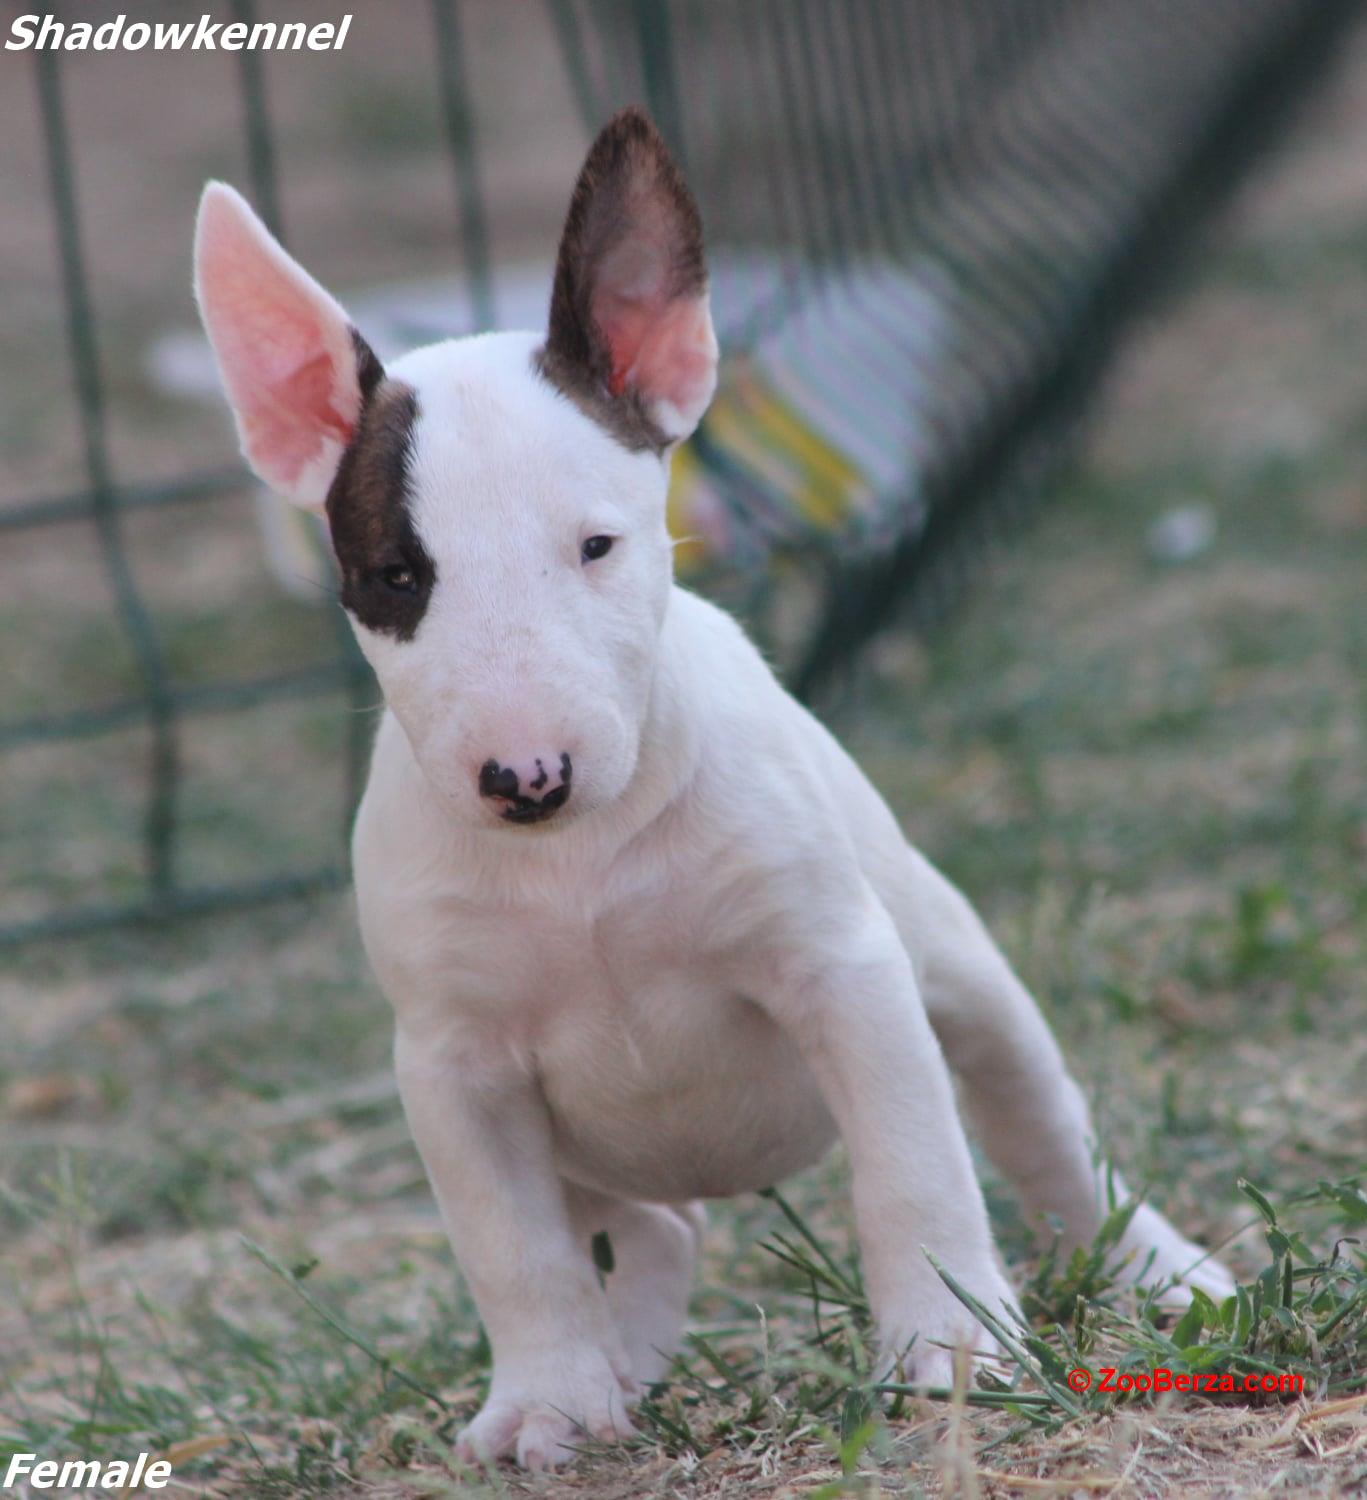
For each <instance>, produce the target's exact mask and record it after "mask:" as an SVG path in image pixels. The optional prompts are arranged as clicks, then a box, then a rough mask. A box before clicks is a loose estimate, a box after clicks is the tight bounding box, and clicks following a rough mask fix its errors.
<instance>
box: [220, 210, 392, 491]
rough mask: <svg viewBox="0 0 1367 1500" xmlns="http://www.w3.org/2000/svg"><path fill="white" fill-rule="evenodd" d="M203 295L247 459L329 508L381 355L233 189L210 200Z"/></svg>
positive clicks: (266, 477)
mask: <svg viewBox="0 0 1367 1500" xmlns="http://www.w3.org/2000/svg"><path fill="white" fill-rule="evenodd" d="M195 295H196V297H197V299H198V301H199V310H200V315H201V317H202V318H203V319H204V327H205V329H206V331H207V332H208V335H209V342H210V343H211V344H212V345H213V349H214V354H215V356H216V357H217V359H218V368H219V373H220V374H221V375H222V378H223V385H224V389H225V390H226V391H227V394H228V401H229V403H230V404H231V406H232V409H233V415H234V416H235V417H236V419H237V431H238V436H239V438H240V439H241V442H242V451H243V453H244V454H245V456H246V459H247V462H248V463H249V464H250V465H251V466H252V468H253V470H254V471H255V472H256V474H257V475H258V476H259V477H260V478H261V479H262V480H263V481H264V482H265V483H266V484H268V485H269V486H270V487H271V488H272V489H273V490H276V491H278V492H279V493H280V494H283V495H285V496H287V497H288V498H289V499H291V500H293V501H294V502H295V503H296V504H298V505H303V506H306V507H308V508H309V509H310V510H322V508H323V504H324V502H325V501H326V499H327V493H328V489H329V487H330V486H331V484H332V479H333V475H334V474H335V473H336V470H337V465H338V463H339V462H340V460H341V457H342V454H343V452H344V451H345V449H346V446H347V444H348V443H349V442H350V440H351V435H352V433H353V432H354V431H355V428H356V423H357V420H358V418H359V417H360V413H361V405H362V401H363V392H362V366H363V364H365V365H366V366H367V368H366V378H367V379H373V378H375V377H376V376H378V372H379V367H378V365H377V364H375V361H374V356H373V355H371V354H370V351H369V350H368V349H367V348H366V346H365V344H364V343H363V342H362V341H361V340H360V339H359V337H358V335H356V333H355V332H354V330H353V329H352V327H351V324H350V322H349V321H348V319H347V316H346V314H345V313H344V312H343V311H342V309H341V307H339V306H338V304H337V303H336V302H335V301H334V300H333V299H332V298H331V297H330V296H329V295H328V294H327V293H326V292H325V291H324V290H323V289H322V287H320V286H319V285H318V283H317V282H316V281H314V279H313V278H312V277H311V276H310V275H309V274H308V272H307V271H305V270H304V269H303V268H302V267H301V266H299V265H297V264H296V263H295V262H294V261H293V260H291V259H290V257H289V256H288V255H287V254H286V253H285V251H284V250H283V249H282V248H281V247H280V245H279V244H278V242H277V241H276V240H275V239H274V238H273V237H272V236H271V234H270V231H269V230H267V228H266V226H265V225H264V224H263V223H262V222H261V220H260V219H258V218H257V216H256V215H255V214H254V213H253V212H252V210H251V208H250V207H249V206H248V204H247V202H246V200H245V199H244V198H243V197H242V196H241V194H239V193H237V192H235V191H234V190H233V189H232V188H230V187H228V186H227V185H226V184H224V183H221V182H211V183H210V184H209V185H208V186H207V187H206V188H205V189H204V196H203V198H202V199H201V200H200V205H199V220H198V223H197V225H196V228H195ZM372 366H373V370H372V369H371V368H370V367H372Z"/></svg>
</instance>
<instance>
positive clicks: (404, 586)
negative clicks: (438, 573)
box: [380, 563, 418, 594]
mask: <svg viewBox="0 0 1367 1500" xmlns="http://www.w3.org/2000/svg"><path fill="white" fill-rule="evenodd" d="M380 580H381V582H382V583H383V584H384V586H385V587H386V588H387V589H393V590H394V592H395V593H396V594H416V593H417V592H418V577H417V574H416V573H414V571H413V569H412V568H410V567H409V566H408V565H407V564H406V563H395V564H394V565H393V566H392V567H388V568H381V569H380Z"/></svg>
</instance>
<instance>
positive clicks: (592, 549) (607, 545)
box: [579, 536, 613, 563]
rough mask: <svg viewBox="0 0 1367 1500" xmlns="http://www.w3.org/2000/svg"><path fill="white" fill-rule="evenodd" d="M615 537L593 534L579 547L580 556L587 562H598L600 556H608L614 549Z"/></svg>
mask: <svg viewBox="0 0 1367 1500" xmlns="http://www.w3.org/2000/svg"><path fill="white" fill-rule="evenodd" d="M612 542H613V538H612V537H610V536H591V537H589V539H588V540H587V541H586V542H585V543H584V545H583V546H582V547H581V548H580V549H579V556H580V557H581V558H582V559H583V560H584V562H586V563H591V562H597V561H598V559H599V558H600V557H606V556H607V555H608V553H609V552H611V551H612Z"/></svg>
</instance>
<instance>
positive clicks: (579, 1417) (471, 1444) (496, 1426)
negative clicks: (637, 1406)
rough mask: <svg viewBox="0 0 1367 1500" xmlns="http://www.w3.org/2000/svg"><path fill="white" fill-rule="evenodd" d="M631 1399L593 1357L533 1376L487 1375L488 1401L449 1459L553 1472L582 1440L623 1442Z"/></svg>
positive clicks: (626, 1387) (627, 1383)
mask: <svg viewBox="0 0 1367 1500" xmlns="http://www.w3.org/2000/svg"><path fill="white" fill-rule="evenodd" d="M638 1394H639V1393H638V1391H637V1389H636V1386H635V1383H634V1382H633V1381H632V1380H631V1379H630V1378H629V1377H627V1376H625V1375H619V1374H618V1373H616V1372H615V1371H614V1370H613V1367H612V1365H611V1364H610V1363H609V1362H608V1360H607V1359H606V1358H604V1357H602V1356H601V1355H599V1356H594V1357H588V1356H585V1357H583V1358H580V1359H576V1360H563V1361H557V1362H555V1363H554V1364H548V1365H547V1367H546V1368H544V1369H541V1370H526V1371H518V1372H512V1371H509V1372H507V1373H506V1374H505V1373H504V1372H502V1371H495V1373H494V1382H493V1386H492V1387H491V1389H490V1391H489V1399H488V1400H487V1401H486V1402H485V1403H484V1405H483V1406H482V1407H481V1408H480V1411H479V1413H478V1415H477V1416H476V1417H475V1419H474V1420H473V1421H472V1422H471V1423H470V1425H469V1426H468V1427H467V1428H466V1429H465V1430H464V1431H463V1432H462V1433H461V1434H460V1436H459V1437H458V1438H457V1439H456V1456H457V1457H458V1458H459V1459H460V1460H461V1461H462V1462H463V1463H491V1462H493V1461H494V1460H496V1459H500V1458H508V1457H512V1458H515V1459H516V1461H517V1462H518V1463H519V1464H520V1465H521V1466H522V1467H523V1468H524V1469H536V1470H540V1469H556V1468H559V1467H561V1466H562V1465H563V1464H567V1463H571V1462H572V1461H573V1460H574V1459H575V1458H576V1457H577V1456H578V1449H579V1447H580V1446H581V1445H582V1444H583V1443H584V1442H585V1440H586V1439H589V1438H597V1439H601V1440H603V1441H609V1442H610V1441H612V1440H614V1439H619V1438H624V1437H628V1436H630V1434H631V1433H632V1432H633V1431H634V1430H635V1429H634V1428H633V1427H632V1425H631V1419H630V1417H629V1416H628V1414H627V1409H628V1405H629V1404H630V1403H631V1402H633V1401H634V1400H635V1399H636V1397H637V1395H638Z"/></svg>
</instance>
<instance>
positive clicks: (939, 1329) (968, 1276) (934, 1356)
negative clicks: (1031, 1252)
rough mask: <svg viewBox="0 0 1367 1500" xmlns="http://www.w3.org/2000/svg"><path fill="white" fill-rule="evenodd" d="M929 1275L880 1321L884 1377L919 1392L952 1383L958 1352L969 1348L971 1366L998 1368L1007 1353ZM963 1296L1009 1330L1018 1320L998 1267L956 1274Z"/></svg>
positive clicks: (940, 1282) (922, 1278)
mask: <svg viewBox="0 0 1367 1500" xmlns="http://www.w3.org/2000/svg"><path fill="white" fill-rule="evenodd" d="M925 1269H926V1272H927V1273H928V1275H926V1276H918V1277H917V1283H918V1284H917V1286H916V1288H915V1289H914V1290H909V1291H908V1292H906V1293H904V1295H903V1296H902V1297H901V1298H900V1299H899V1302H898V1305H897V1307H896V1309H895V1311H894V1312H893V1313H892V1315H891V1316H885V1317H881V1318H880V1319H879V1330H880V1335H881V1338H880V1342H881V1347H882V1350H883V1358H882V1368H883V1369H884V1370H885V1371H886V1372H888V1373H887V1374H886V1375H885V1377H884V1378H886V1379H890V1380H896V1381H898V1382H905V1383H906V1384H908V1385H914V1386H916V1387H918V1388H919V1389H926V1388H941V1387H943V1388H949V1387H952V1386H953V1384H954V1358H955V1352H956V1350H958V1349H959V1348H961V1347H965V1346H966V1347H967V1348H968V1350H969V1352H970V1354H971V1355H972V1359H973V1365H974V1366H975V1367H976V1366H977V1365H978V1364H979V1363H987V1364H994V1363H996V1362H998V1361H1001V1360H1003V1359H1005V1358H1007V1357H1008V1356H1006V1351H1005V1350H1004V1349H1003V1348H1002V1347H1001V1345H1000V1344H999V1343H998V1342H997V1340H996V1339H995V1338H993V1336H992V1335H991V1334H990V1333H989V1332H988V1331H987V1329H986V1328H984V1327H983V1325H982V1324H981V1323H980V1322H979V1321H978V1320H977V1318H975V1317H974V1316H973V1314H972V1313H971V1312H970V1311H969V1310H968V1308H966V1307H965V1306H964V1304H963V1303H962V1302H960V1301H959V1299H958V1298H957V1297H956V1296H955V1295H954V1293H953V1292H951V1291H950V1290H949V1288H948V1287H947V1286H946V1285H945V1284H944V1282H943V1281H941V1280H940V1278H939V1277H938V1276H937V1275H936V1274H935V1272H934V1270H933V1269H932V1268H931V1267H930V1266H929V1265H927V1266H926V1268H925ZM954 1278H955V1280H956V1281H957V1282H958V1283H959V1285H960V1286H962V1287H963V1288H964V1290H965V1291H967V1292H970V1293H971V1294H972V1295H973V1296H974V1297H976V1298H977V1299H978V1301H979V1302H981V1303H982V1305H983V1306H984V1307H985V1308H986V1309H987V1310H988V1312H990V1313H992V1314H993V1315H994V1316H995V1317H997V1318H999V1319H1000V1320H1001V1321H1002V1322H1003V1323H1004V1324H1005V1325H1006V1326H1007V1327H1008V1328H1011V1327H1013V1326H1014V1325H1015V1324H1016V1322H1017V1321H1018V1319H1019V1313H1018V1312H1017V1309H1016V1297H1015V1293H1014V1292H1013V1291H1012V1290H1011V1287H1010V1285H1009V1284H1008V1283H1007V1281H1006V1278H1005V1277H1004V1276H1003V1275H1002V1274H1001V1272H1000V1271H999V1270H998V1269H997V1268H996V1266H995V1265H992V1266H989V1267H987V1268H985V1269H981V1270H979V1271H977V1272H976V1273H973V1272H966V1273H964V1274H959V1273H958V1272H957V1271H956V1272H955V1273H954Z"/></svg>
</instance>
